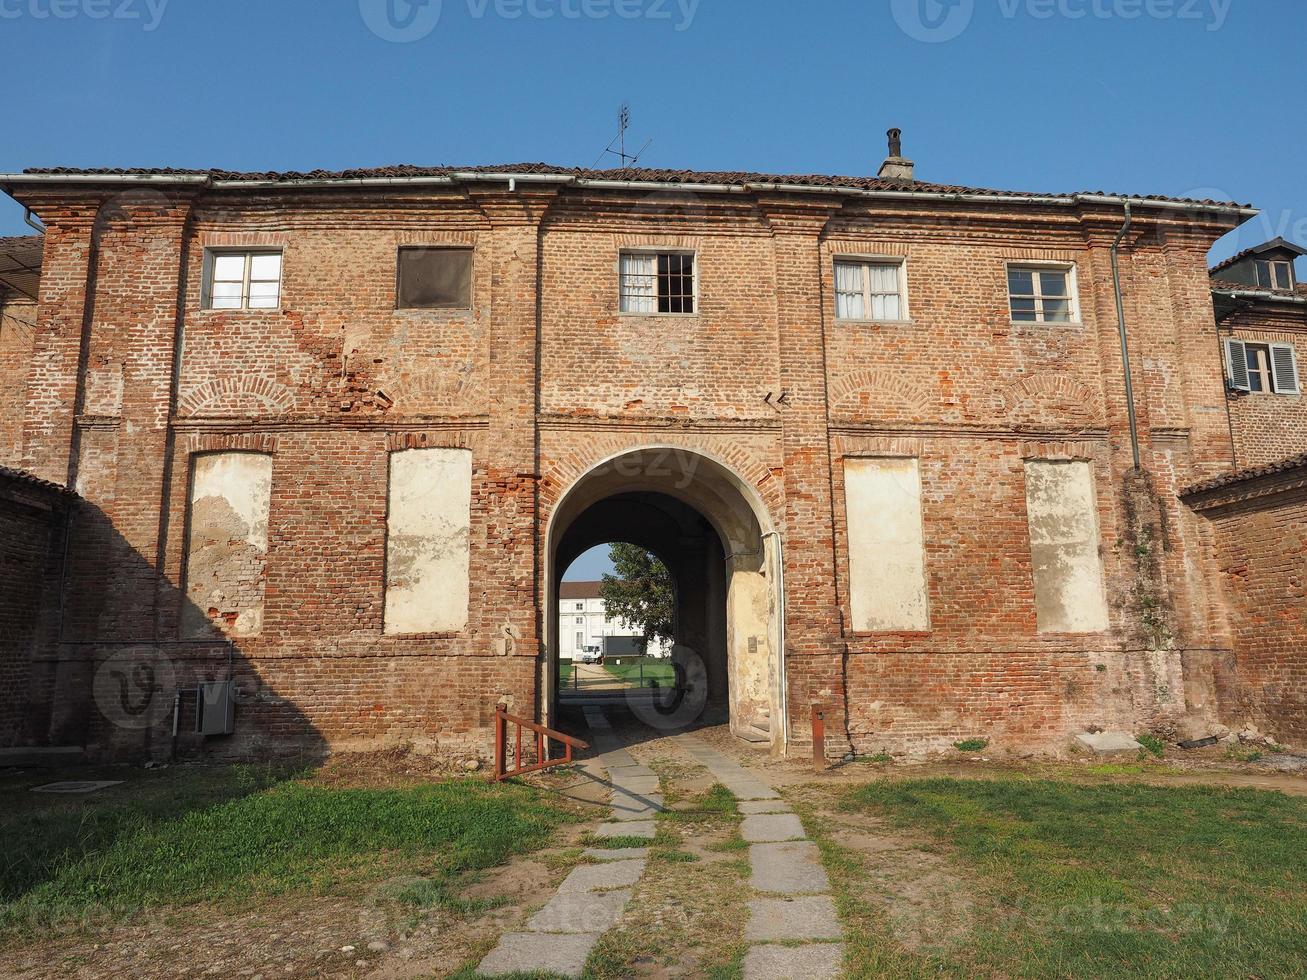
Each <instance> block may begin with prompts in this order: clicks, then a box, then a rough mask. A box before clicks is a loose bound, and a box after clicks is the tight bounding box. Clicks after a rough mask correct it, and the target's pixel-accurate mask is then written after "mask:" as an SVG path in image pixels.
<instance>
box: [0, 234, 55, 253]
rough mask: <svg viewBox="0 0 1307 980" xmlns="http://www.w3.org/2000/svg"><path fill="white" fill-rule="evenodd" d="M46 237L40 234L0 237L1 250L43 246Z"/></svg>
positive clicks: (7, 250)
mask: <svg viewBox="0 0 1307 980" xmlns="http://www.w3.org/2000/svg"><path fill="white" fill-rule="evenodd" d="M44 246H45V239H44V238H43V237H42V236H40V235H18V236H16V237H13V238H0V252H9V251H13V250H16V249H26V248H43V247H44Z"/></svg>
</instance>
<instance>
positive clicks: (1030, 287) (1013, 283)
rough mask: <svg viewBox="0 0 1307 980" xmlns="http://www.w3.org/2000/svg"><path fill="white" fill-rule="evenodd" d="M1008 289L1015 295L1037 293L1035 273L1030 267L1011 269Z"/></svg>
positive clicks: (1008, 275) (1008, 277) (1008, 274)
mask: <svg viewBox="0 0 1307 980" xmlns="http://www.w3.org/2000/svg"><path fill="white" fill-rule="evenodd" d="M1007 290H1008V292H1009V293H1011V294H1012V295H1013V296H1033V295H1034V294H1035V274H1034V273H1033V272H1031V271H1030V270H1029V269H1009V270H1008V273H1007Z"/></svg>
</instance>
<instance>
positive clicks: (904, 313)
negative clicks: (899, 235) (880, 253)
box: [835, 258, 908, 321]
mask: <svg viewBox="0 0 1307 980" xmlns="http://www.w3.org/2000/svg"><path fill="white" fill-rule="evenodd" d="M835 317H836V319H839V320H890V321H894V320H906V319H908V273H907V263H906V262H904V261H903V260H902V259H858V258H837V259H836V260H835Z"/></svg>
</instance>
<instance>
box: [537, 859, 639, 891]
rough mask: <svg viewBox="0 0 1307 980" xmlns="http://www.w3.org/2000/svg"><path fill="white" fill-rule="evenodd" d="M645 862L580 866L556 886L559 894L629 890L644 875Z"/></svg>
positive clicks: (611, 862) (616, 862) (615, 862)
mask: <svg viewBox="0 0 1307 980" xmlns="http://www.w3.org/2000/svg"><path fill="white" fill-rule="evenodd" d="M644 865H645V862H644V861H642V860H636V861H609V862H608V863H607V864H582V865H579V866H577V867H575V868H573V869H572V873H571V874H569V875H568V876H567V877H566V878H564V879H563V883H562V884H561V885H559V886H558V891H559V893H563V892H590V891H594V890H595V889H596V888H629V887H630V886H631V885H634V884H635V883H636V882H637V881H639V880H640V875H642V874H644Z"/></svg>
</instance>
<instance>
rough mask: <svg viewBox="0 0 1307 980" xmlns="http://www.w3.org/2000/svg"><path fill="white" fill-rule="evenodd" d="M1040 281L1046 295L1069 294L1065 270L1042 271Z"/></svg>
mask: <svg viewBox="0 0 1307 980" xmlns="http://www.w3.org/2000/svg"><path fill="white" fill-rule="evenodd" d="M1039 282H1040V287H1041V288H1042V290H1043V293H1044V295H1045V296H1065V295H1066V294H1067V292H1066V273H1065V272H1041V273H1040V274H1039Z"/></svg>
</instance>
